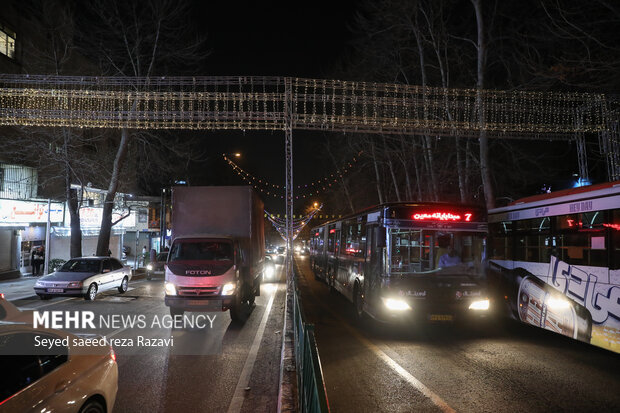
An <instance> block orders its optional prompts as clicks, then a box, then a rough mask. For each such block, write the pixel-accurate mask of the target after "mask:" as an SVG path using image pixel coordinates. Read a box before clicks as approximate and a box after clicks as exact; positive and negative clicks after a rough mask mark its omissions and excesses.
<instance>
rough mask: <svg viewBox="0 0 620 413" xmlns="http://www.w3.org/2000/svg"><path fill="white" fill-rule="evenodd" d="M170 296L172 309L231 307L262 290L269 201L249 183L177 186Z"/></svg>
mask: <svg viewBox="0 0 620 413" xmlns="http://www.w3.org/2000/svg"><path fill="white" fill-rule="evenodd" d="M172 240H173V241H172V246H171V248H170V253H169V255H168V261H167V263H166V296H165V302H166V305H167V306H168V307H170V313H171V314H172V315H177V314H183V312H184V311H225V310H227V309H230V310H231V317H232V318H233V319H234V320H236V319H238V318H239V315H240V308H241V305H243V304H253V303H254V297H255V296H256V295H259V294H260V282H261V278H262V271H263V261H264V256H265V252H264V245H265V235H264V207H263V203H262V201H261V200H260V199H259V198H258V196H257V195H256V194H255V193H254V191H253V190H252V187H250V186H219V187H218V186H204V187H174V188H173V189H172Z"/></svg>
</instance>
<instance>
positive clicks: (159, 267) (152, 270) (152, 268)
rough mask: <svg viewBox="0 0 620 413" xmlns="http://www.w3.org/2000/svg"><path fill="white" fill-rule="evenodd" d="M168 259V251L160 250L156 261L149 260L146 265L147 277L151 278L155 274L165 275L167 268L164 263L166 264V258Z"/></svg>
mask: <svg viewBox="0 0 620 413" xmlns="http://www.w3.org/2000/svg"><path fill="white" fill-rule="evenodd" d="M167 259H168V253H167V252H160V253H159V254H157V255H156V256H155V261H153V262H149V263H148V264H147V266H146V279H147V280H150V279H152V278H153V277H154V276H158V275H161V276H163V275H164V272H165V269H164V265H165V264H166V260H167Z"/></svg>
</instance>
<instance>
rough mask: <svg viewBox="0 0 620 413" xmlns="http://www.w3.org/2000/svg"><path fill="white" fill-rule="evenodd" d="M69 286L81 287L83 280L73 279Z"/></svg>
mask: <svg viewBox="0 0 620 413" xmlns="http://www.w3.org/2000/svg"><path fill="white" fill-rule="evenodd" d="M67 287H69V288H80V287H82V281H72V282H70V283H69V284H67Z"/></svg>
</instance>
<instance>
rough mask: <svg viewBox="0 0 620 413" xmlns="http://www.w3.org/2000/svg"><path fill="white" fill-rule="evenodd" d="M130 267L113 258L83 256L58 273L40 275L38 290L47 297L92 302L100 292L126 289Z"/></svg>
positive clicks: (36, 288)
mask: <svg viewBox="0 0 620 413" xmlns="http://www.w3.org/2000/svg"><path fill="white" fill-rule="evenodd" d="M130 279H131V268H130V267H127V266H123V264H121V262H120V261H119V260H117V259H116V258H112V257H81V258H72V259H70V260H69V261H67V262H66V263H65V264H64V265H63V266H62V267H60V269H59V270H58V271H56V272H53V273H51V274H50V275H46V276H44V277H41V278H40V279H39V280H38V281H37V282H36V284H35V285H34V291H35V293H36V294H37V295H38V296H39V297H40V298H41V299H42V300H47V299H50V298H51V297H53V296H69V297H84V299H85V300H89V301H92V300H94V299H95V297H96V296H97V294H98V293H100V292H102V291H106V290H111V289H113V288H116V289H118V292H120V293H124V292H125V291H127V288H128V285H129V280H130Z"/></svg>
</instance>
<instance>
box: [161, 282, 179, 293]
mask: <svg viewBox="0 0 620 413" xmlns="http://www.w3.org/2000/svg"><path fill="white" fill-rule="evenodd" d="M164 290H165V291H166V295H177V288H176V287H175V286H174V284H172V283H166V285H165V286H164Z"/></svg>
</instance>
